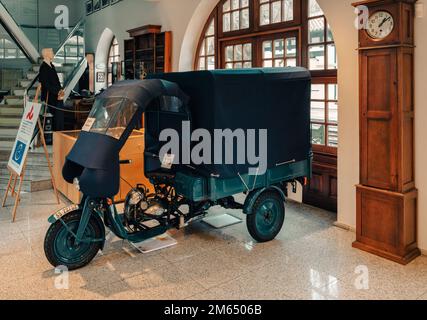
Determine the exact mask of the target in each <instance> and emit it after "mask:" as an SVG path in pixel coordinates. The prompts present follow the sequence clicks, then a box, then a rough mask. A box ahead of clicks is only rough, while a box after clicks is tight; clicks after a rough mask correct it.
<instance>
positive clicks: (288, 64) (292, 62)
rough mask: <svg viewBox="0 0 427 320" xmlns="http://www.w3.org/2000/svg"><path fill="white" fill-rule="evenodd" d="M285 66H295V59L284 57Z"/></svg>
mask: <svg viewBox="0 0 427 320" xmlns="http://www.w3.org/2000/svg"><path fill="white" fill-rule="evenodd" d="M286 66H287V67H296V66H297V59H294V58H292V59H286Z"/></svg>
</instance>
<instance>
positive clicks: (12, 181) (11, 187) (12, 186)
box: [2, 86, 60, 222]
mask: <svg viewBox="0 0 427 320" xmlns="http://www.w3.org/2000/svg"><path fill="white" fill-rule="evenodd" d="M40 90H41V86H39V87H38V88H37V92H36V95H35V97H34V100H33V103H37V101H38V97H39V94H40ZM24 115H25V113H24ZM35 116H36V117H37V126H38V128H39V130H40V136H41V142H42V146H43V150H44V154H45V157H46V160H47V165H48V167H49V172H50V177H51V181H52V186H53V190H54V192H55V196H56V201H57V203H58V204H60V201H59V195H58V190H57V189H56V183H55V178H54V176H53V170H52V164H51V162H50V157H49V151H48V150H47V146H46V140H45V138H44V131H43V126H42V124H41V121H40V117H39V114H36V115H35ZM13 152H14V151H12V153H13ZM26 165H27V157H25V159H24V164H23V167H22V170H21V173H18V172H16V170H14V169H13V168H11V167H10V166H9V165H8V169H9V171H10V177H9V182H8V184H7V188H6V193H5V195H4V198H3V203H2V207H3V208H4V207H5V206H6V200H7V198H8V196H9V191H10V194H11V197H12V198H15V204H14V206H13V211H12V222H15V220H16V212H17V210H18V206H19V203H20V201H21V190H22V184H23V182H24V176H25V169H26ZM18 179H19V184H18V191H17V192H15V190H16V183H17V182H18Z"/></svg>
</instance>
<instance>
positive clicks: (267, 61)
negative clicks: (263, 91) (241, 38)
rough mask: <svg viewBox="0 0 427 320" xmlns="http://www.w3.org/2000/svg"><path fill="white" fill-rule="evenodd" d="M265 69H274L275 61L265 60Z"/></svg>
mask: <svg viewBox="0 0 427 320" xmlns="http://www.w3.org/2000/svg"><path fill="white" fill-rule="evenodd" d="M263 67H264V68H271V67H273V61H272V60H264V61H263Z"/></svg>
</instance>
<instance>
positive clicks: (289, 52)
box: [286, 37, 297, 57]
mask: <svg viewBox="0 0 427 320" xmlns="http://www.w3.org/2000/svg"><path fill="white" fill-rule="evenodd" d="M286 56H287V57H296V56H297V39H296V38H295V37H294V38H287V39H286Z"/></svg>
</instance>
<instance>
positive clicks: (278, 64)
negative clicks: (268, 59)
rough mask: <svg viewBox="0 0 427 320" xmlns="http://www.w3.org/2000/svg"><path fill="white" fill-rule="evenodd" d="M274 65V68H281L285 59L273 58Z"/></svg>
mask: <svg viewBox="0 0 427 320" xmlns="http://www.w3.org/2000/svg"><path fill="white" fill-rule="evenodd" d="M274 66H275V67H276V68H283V67H284V66H285V60H284V59H276V60H274Z"/></svg>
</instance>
